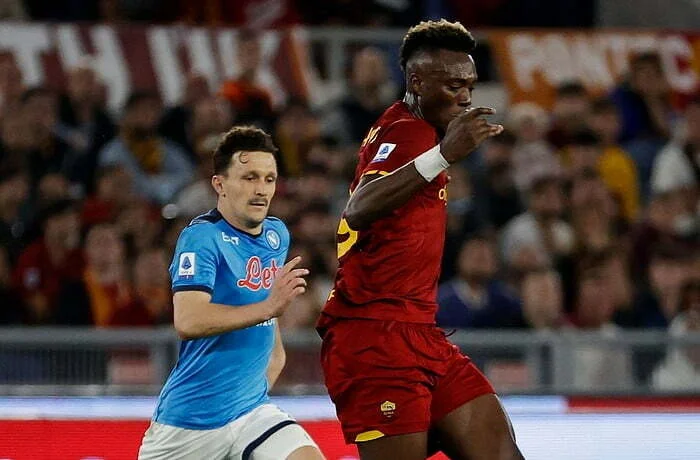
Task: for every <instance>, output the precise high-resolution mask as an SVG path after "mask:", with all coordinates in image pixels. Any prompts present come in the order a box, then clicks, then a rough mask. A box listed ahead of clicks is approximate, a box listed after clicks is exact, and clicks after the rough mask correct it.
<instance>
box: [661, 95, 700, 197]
mask: <svg viewBox="0 0 700 460" xmlns="http://www.w3.org/2000/svg"><path fill="white" fill-rule="evenodd" d="M683 121H684V124H685V126H684V131H685V132H684V134H683V136H682V138H681V139H674V140H672V141H671V142H669V143H668V144H667V145H666V146H665V147H664V148H663V149H662V150H661V151H660V152H659V155H658V156H657V157H656V160H655V161H654V169H653V170H652V177H651V187H652V190H653V191H655V192H657V193H663V192H671V191H676V190H683V191H684V192H685V193H686V194H687V195H686V197H687V199H689V200H695V201H697V199H698V191H699V187H698V185H699V184H700V160H699V158H700V96H698V97H696V98H694V99H692V100H690V101H689V102H688V105H687V106H686V109H685V113H684V120H683ZM692 204H695V203H692Z"/></svg>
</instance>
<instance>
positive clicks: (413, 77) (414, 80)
mask: <svg viewBox="0 0 700 460" xmlns="http://www.w3.org/2000/svg"><path fill="white" fill-rule="evenodd" d="M408 89H409V90H410V92H412V93H413V94H415V95H417V96H421V95H422V93H423V80H422V79H421V78H420V77H419V76H418V74H416V73H411V74H410V75H409V76H408Z"/></svg>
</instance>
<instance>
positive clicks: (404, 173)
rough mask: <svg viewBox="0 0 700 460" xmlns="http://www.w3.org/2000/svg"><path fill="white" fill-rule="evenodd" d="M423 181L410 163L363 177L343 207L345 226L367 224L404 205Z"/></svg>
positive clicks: (358, 226)
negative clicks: (346, 223) (391, 171)
mask: <svg viewBox="0 0 700 460" xmlns="http://www.w3.org/2000/svg"><path fill="white" fill-rule="evenodd" d="M426 184H427V182H426V181H425V179H424V178H423V176H421V175H420V174H418V171H417V170H416V167H415V166H413V162H411V163H408V164H407V165H406V166H404V167H402V168H399V169H397V170H396V171H394V172H393V173H391V174H389V175H386V176H381V175H379V174H372V175H368V176H364V177H363V178H362V179H361V180H360V183H359V184H358V185H357V189H356V190H355V192H354V193H353V194H352V197H350V201H348V204H347V206H346V207H345V219H346V220H347V221H348V226H349V227H350V228H352V229H354V230H360V229H363V228H366V227H368V226H369V225H370V224H371V223H372V222H374V221H375V220H377V219H380V218H382V217H384V216H386V215H387V214H389V213H391V212H392V211H393V210H395V209H398V208H400V207H401V206H403V205H404V204H406V203H407V202H408V200H409V199H411V197H412V196H413V195H414V194H415V193H416V192H417V191H418V190H420V189H421V188H423V187H425V185H426Z"/></svg>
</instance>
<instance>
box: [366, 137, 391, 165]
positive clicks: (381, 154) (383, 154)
mask: <svg viewBox="0 0 700 460" xmlns="http://www.w3.org/2000/svg"><path fill="white" fill-rule="evenodd" d="M395 148H396V144H390V143H388V142H387V143H384V144H382V145H380V146H379V148H378V149H377V154H376V155H375V156H374V158H373V159H372V161H371V162H370V163H377V162H379V161H384V160H386V159H387V158H389V155H391V152H393V151H394V149H395Z"/></svg>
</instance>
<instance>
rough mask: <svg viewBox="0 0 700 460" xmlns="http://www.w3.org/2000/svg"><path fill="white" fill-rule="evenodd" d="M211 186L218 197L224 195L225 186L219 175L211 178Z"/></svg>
mask: <svg viewBox="0 0 700 460" xmlns="http://www.w3.org/2000/svg"><path fill="white" fill-rule="evenodd" d="M211 186H212V187H214V191H215V192H216V194H217V195H221V194H223V193H224V184H223V183H222V182H221V176H219V175H218V174H214V175H213V176H211Z"/></svg>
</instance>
